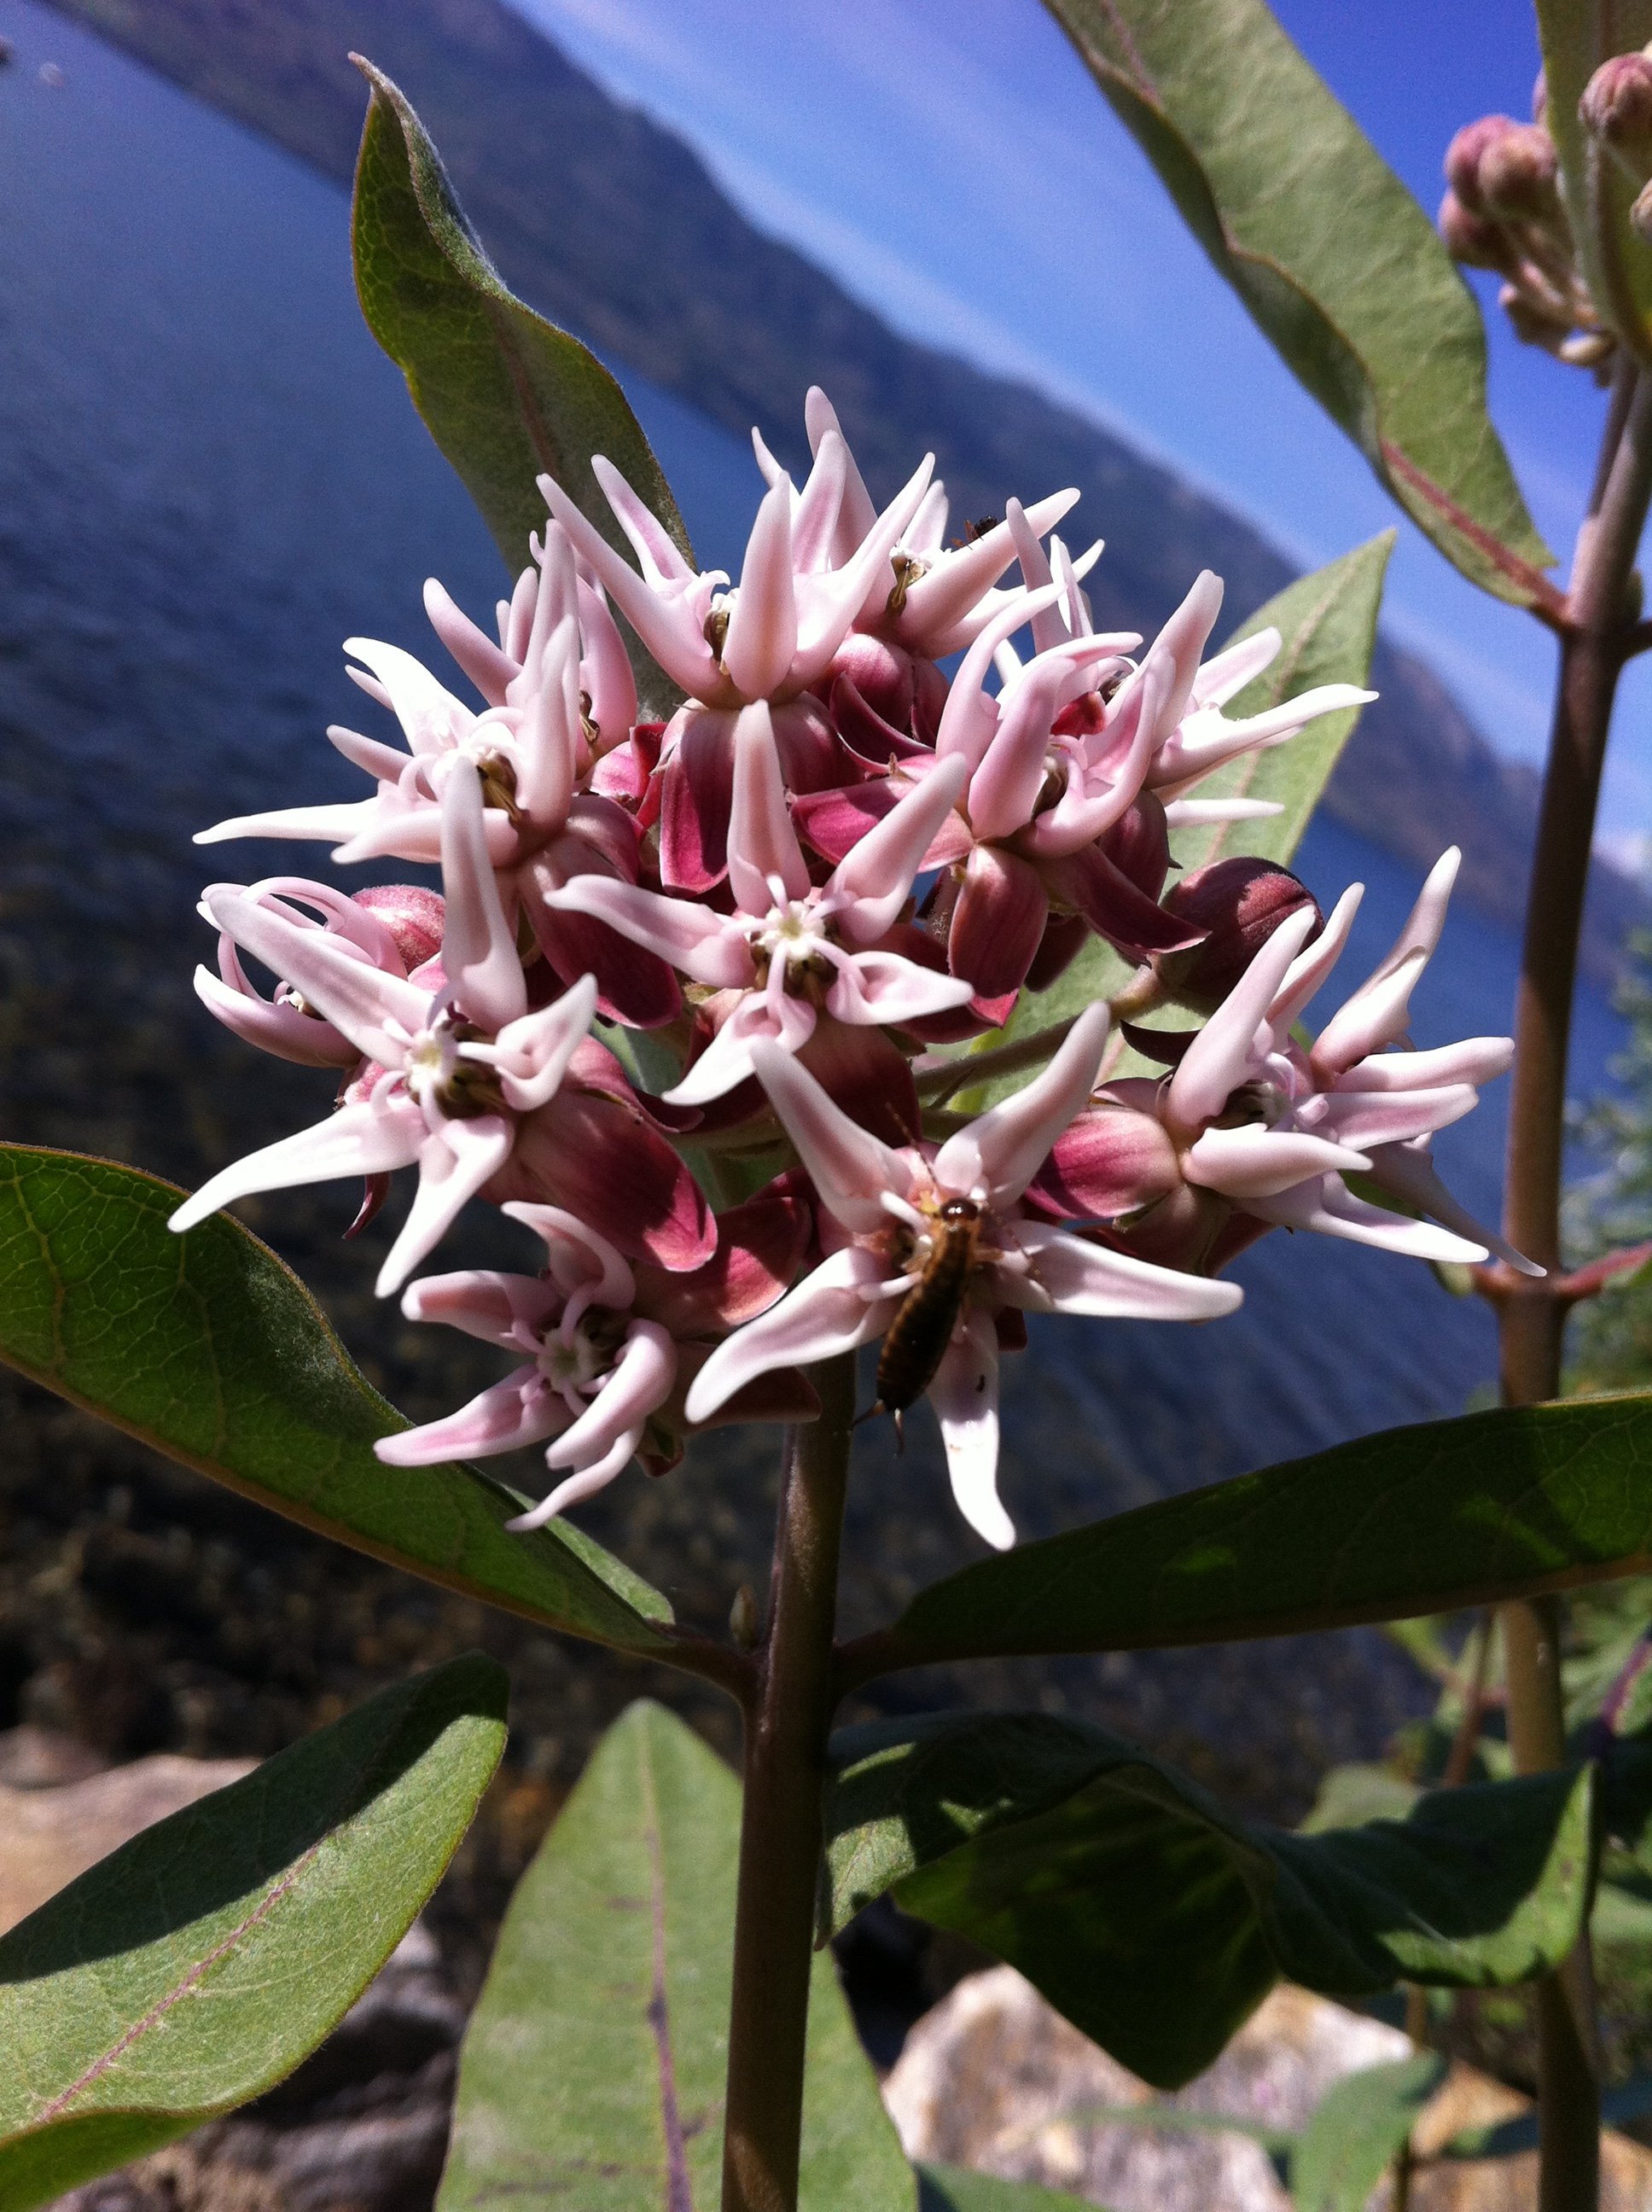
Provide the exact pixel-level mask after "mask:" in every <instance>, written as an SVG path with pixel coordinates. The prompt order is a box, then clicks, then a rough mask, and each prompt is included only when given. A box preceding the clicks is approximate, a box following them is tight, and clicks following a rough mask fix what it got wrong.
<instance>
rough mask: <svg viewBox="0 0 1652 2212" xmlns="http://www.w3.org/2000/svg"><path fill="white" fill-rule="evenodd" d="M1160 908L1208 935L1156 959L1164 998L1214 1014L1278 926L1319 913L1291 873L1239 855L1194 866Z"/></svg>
mask: <svg viewBox="0 0 1652 2212" xmlns="http://www.w3.org/2000/svg"><path fill="white" fill-rule="evenodd" d="M1163 907H1164V910H1165V912H1166V913H1167V914H1171V915H1175V917H1176V919H1177V920H1178V921H1187V922H1190V923H1193V924H1195V925H1196V926H1197V927H1200V928H1201V929H1206V930H1208V931H1209V933H1210V934H1209V935H1208V936H1207V937H1206V939H1204V941H1203V943H1202V944H1199V945H1193V946H1192V947H1190V948H1189V950H1187V951H1185V952H1167V953H1161V954H1160V955H1159V956H1158V957H1157V958H1156V959H1155V960H1154V962H1153V969H1154V972H1155V974H1156V975H1157V976H1158V979H1159V981H1160V982H1161V983H1162V984H1163V987H1164V988H1165V990H1166V991H1167V992H1168V993H1169V996H1170V997H1171V998H1172V999H1174V1000H1176V1002H1177V1003H1178V1004H1179V1005H1181V1006H1191V1007H1193V1009H1194V1011H1195V1012H1199V1013H1204V1014H1208V1013H1214V1012H1215V1011H1216V1009H1217V1007H1218V1006H1220V1005H1221V1003H1222V1001H1223V1000H1224V999H1225V998H1226V997H1227V995H1228V994H1229V992H1230V991H1231V990H1232V988H1233V987H1234V985H1235V984H1236V982H1237V981H1239V978H1240V977H1241V976H1242V975H1243V974H1244V972H1245V970H1246V969H1247V968H1248V967H1249V965H1250V963H1251V962H1252V961H1253V960H1254V958H1255V957H1256V955H1257V954H1258V953H1259V952H1260V951H1261V949H1262V947H1263V945H1266V943H1267V940H1268V939H1269V938H1270V937H1272V934H1273V933H1274V931H1275V930H1276V929H1278V927H1279V925H1280V924H1281V923H1282V922H1284V921H1289V920H1290V918H1291V915H1293V914H1300V913H1301V912H1302V910H1303V908H1304V907H1309V908H1312V910H1313V912H1314V914H1315V916H1318V915H1319V908H1318V906H1317V905H1316V904H1315V899H1314V896H1313V893H1312V892H1311V891H1310V890H1309V889H1308V887H1307V886H1306V884H1303V883H1300V882H1299V881H1298V880H1297V878H1296V877H1295V876H1293V875H1292V874H1291V872H1290V870H1289V869H1288V868H1281V867H1278V866H1275V865H1274V863H1273V862H1272V860H1251V859H1248V858H1247V857H1245V856H1244V855H1242V854H1241V855H1236V857H1235V858H1234V859H1232V860H1217V861H1215V862H1214V863H1212V866H1210V867H1208V868H1195V869H1194V870H1193V873H1192V874H1191V875H1188V876H1184V877H1183V878H1182V880H1181V882H1180V883H1179V884H1176V886H1175V889H1174V890H1171V891H1170V892H1169V894H1168V895H1167V896H1166V897H1165V898H1164V900H1163ZM1320 927H1321V924H1320V923H1319V922H1316V925H1315V929H1314V931H1313V935H1314V936H1315V937H1317V936H1318V935H1319V933H1320Z"/></svg>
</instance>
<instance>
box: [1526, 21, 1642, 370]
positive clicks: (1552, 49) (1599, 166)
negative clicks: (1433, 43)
mask: <svg viewBox="0 0 1652 2212" xmlns="http://www.w3.org/2000/svg"><path fill="white" fill-rule="evenodd" d="M1537 22H1538V35H1539V37H1540V40H1541V42H1542V47H1543V73H1544V76H1545V79H1546V82H1547V85H1548V92H1549V103H1548V111H1547V117H1546V120H1547V123H1548V127H1549V131H1550V133H1551V135H1552V137H1553V139H1554V142H1555V145H1556V148H1557V149H1558V152H1559V155H1560V179H1561V189H1562V191H1563V194H1564V199H1565V204H1566V211H1567V213H1568V215H1569V216H1570V218H1571V227H1572V235H1573V237H1574V239H1575V240H1576V245H1577V258H1578V262H1579V264H1580V266H1581V267H1582V271H1583V275H1584V277H1585V279H1586V281H1587V283H1588V288H1589V291H1590V293H1591V294H1592V295H1593V297H1594V304H1595V305H1596V307H1599V309H1600V313H1601V314H1602V315H1603V316H1604V317H1605V319H1606V322H1607V323H1608V324H1610V325H1611V326H1612V327H1613V329H1614V330H1616V331H1619V332H1621V334H1622V335H1623V337H1625V339H1626V340H1627V341H1628V343H1629V344H1630V346H1631V348H1632V349H1633V350H1634V351H1635V352H1636V353H1637V354H1638V355H1639V356H1640V357H1641V359H1642V360H1643V361H1645V360H1648V359H1649V358H1652V246H1648V245H1647V244H1646V243H1645V241H1644V240H1643V239H1642V238H1640V237H1639V235H1638V234H1637V233H1636V231H1635V230H1634V229H1633V228H1631V224H1630V221H1629V210H1630V209H1631V206H1632V204H1634V200H1635V197H1636V194H1637V191H1638V189H1639V187H1638V186H1637V185H1636V183H1635V182H1634V181H1633V179H1631V177H1630V175H1629V173H1628V172H1627V171H1626V170H1625V169H1623V168H1620V167H1619V164H1618V163H1617V161H1614V160H1613V156H1612V155H1610V154H1609V153H1607V152H1606V149H1604V148H1603V147H1601V146H1600V145H1599V144H1598V143H1596V142H1595V141H1594V139H1592V138H1591V137H1590V136H1589V134H1588V132H1587V131H1585V130H1584V129H1583V126H1582V122H1581V121H1580V120H1579V118H1578V113H1577V103H1578V101H1579V100H1580V99H1581V98H1582V93H1583V88H1584V86H1585V85H1586V84H1587V83H1588V81H1589V79H1590V77H1592V76H1594V72H1595V70H1597V69H1598V68H1599V67H1600V64H1601V63H1602V62H1604V61H1607V60H1609V59H1610V58H1612V56H1613V54H1626V53H1630V52H1633V51H1634V49H1635V48H1637V47H1638V46H1645V45H1646V43H1647V41H1648V40H1652V0H1612V5H1611V6H1610V7H1607V6H1605V5H1603V4H1602V0H1537Z"/></svg>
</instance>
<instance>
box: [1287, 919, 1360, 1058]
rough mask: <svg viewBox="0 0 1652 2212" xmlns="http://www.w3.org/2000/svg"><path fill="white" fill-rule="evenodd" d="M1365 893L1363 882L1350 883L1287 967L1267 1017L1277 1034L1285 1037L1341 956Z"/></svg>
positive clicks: (1288, 1034)
mask: <svg viewBox="0 0 1652 2212" xmlns="http://www.w3.org/2000/svg"><path fill="white" fill-rule="evenodd" d="M1364 896H1365V886H1364V884H1349V886H1348V888H1347V890H1345V891H1344V893H1343V894H1342V896H1341V897H1340V898H1339V900H1338V901H1337V902H1336V904H1335V905H1334V906H1333V908H1332V909H1331V911H1330V914H1329V915H1327V918H1326V923H1325V927H1324V928H1323V929H1322V930H1321V932H1320V933H1319V935H1318V936H1317V937H1316V938H1315V939H1314V940H1313V942H1312V943H1311V944H1309V945H1304V946H1303V950H1302V951H1300V952H1299V953H1298V954H1297V957H1296V958H1295V959H1294V960H1293V961H1292V962H1291V965H1290V967H1289V968H1288V969H1286V970H1285V981H1283V982H1282V983H1281V984H1280V986H1279V987H1278V990H1277V991H1276V992H1275V993H1274V995H1273V1001H1272V1005H1271V1006H1269V1008H1268V1010H1267V1018H1268V1022H1269V1024H1270V1026H1271V1027H1272V1031H1273V1034H1274V1036H1276V1037H1278V1038H1280V1039H1284V1038H1285V1037H1287V1036H1290V1034H1291V1030H1292V1029H1293V1028H1294V1027H1295V1026H1296V1024H1297V1019H1298V1018H1299V1017H1300V1015H1301V1013H1302V1011H1303V1007H1304V1006H1307V1005H1308V1003H1309V1000H1311V999H1312V998H1313V996H1314V994H1315V992H1316V991H1317V990H1318V989H1319V988H1320V987H1321V984H1322V983H1323V982H1324V981H1325V979H1326V977H1327V975H1329V974H1330V972H1331V970H1332V969H1333V968H1334V967H1335V966H1336V964H1337V962H1338V961H1339V959H1340V958H1341V957H1342V948H1343V947H1344V945H1346V943H1347V942H1348V933H1349V931H1350V930H1351V928H1352V927H1353V926H1354V916H1355V915H1357V913H1358V912H1359V908H1360V902H1361V901H1362V900H1363V899H1364Z"/></svg>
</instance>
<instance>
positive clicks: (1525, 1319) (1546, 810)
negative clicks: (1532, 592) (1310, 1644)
mask: <svg viewBox="0 0 1652 2212" xmlns="http://www.w3.org/2000/svg"><path fill="white" fill-rule="evenodd" d="M1649 498H1652V380H1649V379H1647V378H1644V377H1641V376H1639V375H1638V374H1637V372H1636V371H1635V370H1634V369H1633V368H1630V369H1629V370H1628V371H1627V372H1626V374H1625V376H1623V377H1622V378H1621V379H1620V381H1619V390H1618V392H1616V393H1615V394H1614V400H1613V410H1612V412H1611V414H1610V416H1608V420H1607V424H1606V436H1605V439H1604V441H1603V444H1602V452H1601V460H1600V470H1599V472H1598V474H1597V477H1596V480H1595V486H1594V496H1593V498H1592V500H1591V502H1590V509H1589V513H1588V519H1587V520H1586V521H1585V522H1584V524H1583V526H1582V530H1581V531H1580V532H1579V533H1578V540H1577V554H1576V562H1575V563H1574V566H1573V571H1572V583H1571V589H1570V592H1569V593H1568V595H1567V602H1566V621H1565V625H1564V630H1563V632H1562V636H1561V644H1560V669H1559V677H1558V684H1557V687H1556V692H1555V708H1554V722H1553V728H1552V734H1551V738H1550V743H1549V757H1548V764H1547V768H1546V773H1545V776H1544V784H1543V800H1542V806H1541V811H1540V815H1539V819H1538V836H1537V850H1536V853H1535V854H1534V859H1533V862H1532V884H1531V892H1530V896H1529V899H1528V902H1527V909H1526V939H1525V945H1524V949H1523V951H1522V954H1521V976H1520V989H1519V994H1518V996H1517V999H1516V1001H1515V1066H1514V1079H1513V1089H1512V1096H1511V1098H1510V1101H1509V1176H1508V1198H1507V1211H1506V1216H1505V1221H1506V1228H1507V1233H1508V1236H1509V1242H1510V1243H1513V1244H1515V1245H1517V1246H1518V1247H1519V1248H1520V1249H1521V1250H1522V1251H1523V1252H1525V1253H1527V1255H1529V1256H1530V1257H1531V1258H1533V1259H1534V1260H1536V1261H1539V1262H1540V1264H1541V1265H1542V1266H1543V1267H1546V1268H1548V1269H1549V1270H1550V1271H1551V1274H1550V1276H1549V1278H1548V1279H1546V1280H1544V1281H1541V1282H1535V1283H1527V1282H1525V1281H1524V1280H1523V1279H1522V1281H1521V1287H1520V1288H1518V1289H1516V1288H1515V1287H1514V1286H1513V1285H1501V1286H1500V1288H1501V1292H1502V1294H1501V1296H1500V1297H1499V1298H1498V1301H1497V1304H1498V1324H1499V1329H1498V1334H1499V1340H1500V1343H1499V1349H1500V1355H1501V1364H1502V1381H1503V1402H1504V1404H1505V1405H1510V1406H1530V1405H1535V1404H1537V1403H1539V1402H1540V1401H1542V1400H1544V1399H1546V1398H1552V1397H1555V1396H1556V1395H1558V1392H1559V1389H1560V1369H1561V1345H1562V1339H1563V1336H1564V1330H1565V1319H1566V1314H1567V1310H1568V1307H1569V1304H1570V1301H1569V1300H1568V1299H1567V1298H1566V1297H1564V1295H1561V1296H1558V1295H1557V1294H1556V1293H1557V1289H1558V1284H1557V1281H1556V1279H1555V1278H1556V1277H1557V1276H1558V1273H1559V1264H1560V1199H1561V1175H1562V1166H1563V1160H1562V1148H1563V1144H1564V1130H1565V1103H1566V1048H1567V1038H1568V1033H1569V1031H1570V1024H1571V1008H1572V994H1573V988H1574V986H1575V983H1576V970H1577V947H1578V940H1579V938H1580V935H1581V933H1582V921H1583V898H1584V893H1585V891H1586V890H1587V887H1588V866H1589V854H1590V849H1591V848H1592V846H1593V844H1594V817H1595V808H1596V803H1597V800H1598V799H1599V795H1600V770H1601V766H1602V763H1603V762H1604V760H1605V757H1606V735H1607V732H1608V730H1609V728H1610V726H1611V721H1612V708H1613V698H1614V696H1615V695H1616V691H1617V686H1618V678H1619V672H1620V671H1621V670H1622V667H1623V665H1624V660H1625V656H1626V653H1627V651H1628V649H1629V642H1630V639H1631V635H1632V630H1633V624H1634V622H1635V618H1636V617H1637V614H1638V612H1639V609H1638V606H1637V605H1636V604H1635V601H1634V599H1633V597H1632V596H1631V572H1632V570H1633V566H1634V561H1635V555H1636V550H1637V547H1638V545H1639V544H1640V538H1641V532H1642V530H1643V526H1644V524H1645V520H1646V512H1647V504H1648V501H1649ZM1563 1280H1564V1279H1563ZM1502 1619H1503V1649H1504V1652H1505V1654H1506V1657H1507V1666H1508V1680H1509V1741H1510V1744H1511V1747H1512V1749H1513V1752H1514V1758H1515V1767H1516V1769H1517V1771H1520V1772H1521V1773H1535V1772H1540V1771H1543V1770H1544V1769H1546V1768H1549V1767H1554V1766H1558V1765H1562V1764H1563V1763H1564V1759H1565V1755H1566V1742H1565V1723H1564V1709H1563V1705H1562V1701H1561V1682H1560V1617H1559V1607H1558V1603H1557V1602H1556V1601H1554V1600H1553V1599H1552V1598H1537V1599H1529V1600H1521V1601H1515V1602H1513V1603H1509V1604H1507V1605H1505V1606H1504V1607H1503V1614H1502ZM1589 1982H1590V1976H1589V1970H1588V1944H1587V1939H1585V1941H1584V1942H1583V1943H1582V1944H1580V1946H1579V1948H1578V1950H1577V1952H1576V1954H1574V1955H1573V1957H1572V1959H1571V1960H1569V1961H1568V1962H1567V1965H1566V1966H1565V1967H1564V1968H1563V1970H1562V1971H1561V1972H1559V1973H1558V1974H1553V1975H1551V1976H1549V1977H1548V1978H1546V1980H1545V1981H1543V1982H1541V1983H1540V1984H1538V1987H1537V1990H1536V1993H1535V2006H1536V2014H1537V2027H1538V2069H1539V2081H1540V2107H1541V2116H1542V2143H1541V2166H1540V2180H1539V2203H1540V2212H1594V2205H1595V2203H1596V2200H1597V2197H1598V2193H1599V2183H1600V2087H1599V2083H1598V2080H1597V2077H1596V2070H1595V2064H1594V2030H1593V2022H1592V2007H1591V2004H1590V1996H1589Z"/></svg>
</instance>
